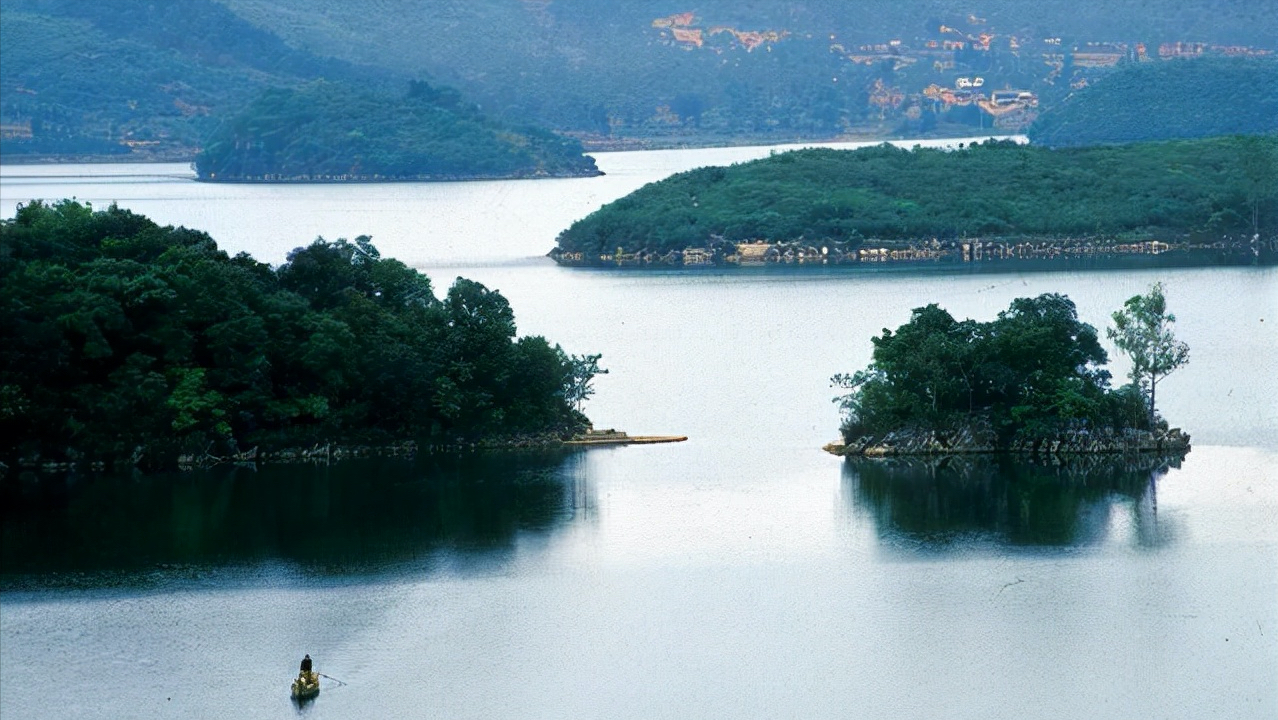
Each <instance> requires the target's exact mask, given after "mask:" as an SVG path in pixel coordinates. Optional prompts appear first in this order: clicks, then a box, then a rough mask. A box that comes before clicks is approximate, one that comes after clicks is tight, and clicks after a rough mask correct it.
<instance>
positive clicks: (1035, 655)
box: [0, 150, 1278, 718]
mask: <svg viewBox="0 0 1278 720" xmlns="http://www.w3.org/2000/svg"><path fill="white" fill-rule="evenodd" d="M758 152H760V151H755V150H749V151H744V150H738V151H732V150H718V151H695V152H690V153H685V154H680V153H678V152H671V153H646V154H645V153H618V154H615V155H604V156H601V158H600V165H601V167H603V169H604V170H605V171H607V172H608V173H609V174H608V175H607V176H606V177H605V178H598V179H594V180H568V181H550V182H544V183H543V182H516V183H465V184H457V185H444V186H440V185H394V186H375V185H373V186H359V187H336V186H318V187H317V186H308V187H298V188H293V187H261V186H257V187H254V186H207V185H198V184H195V183H192V182H190V181H189V180H186V179H184V178H182V177H180V174H181V172H182V169H181V168H168V169H162V170H161V171H158V172H157V171H156V170H155V169H154V168H141V169H129V168H125V169H123V170H122V169H121V168H120V167H108V168H105V169H103V168H97V167H86V166H79V167H58V168H35V169H29V168H28V169H15V168H4V172H3V173H2V174H0V179H2V180H3V182H0V194H2V195H3V197H2V198H0V200H2V201H3V202H0V206H2V207H0V210H3V212H4V213H5V214H6V215H10V214H11V213H12V206H13V203H16V202H20V201H24V200H26V199H30V198H33V197H46V198H49V197H60V196H64V195H76V196H78V197H80V198H81V199H89V200H93V201H94V202H95V203H102V202H108V201H110V200H113V199H115V200H119V201H120V202H121V204H123V205H126V206H129V207H133V208H135V209H138V210H139V211H142V212H145V213H147V214H149V215H152V216H155V217H157V218H159V219H161V220H163V221H165V222H181V223H185V224H188V225H191V226H194V227H201V228H207V229H209V230H210V231H212V232H213V235H214V237H215V238H217V239H219V240H222V241H224V246H227V247H228V249H230V250H231V251H233V252H234V251H238V250H248V251H250V252H253V253H255V254H258V255H260V256H262V257H264V258H266V259H270V260H272V261H276V262H278V261H279V260H281V259H282V257H283V253H284V252H286V251H287V249H288V248H290V247H293V246H296V245H301V244H304V243H306V242H307V241H308V240H309V239H310V237H311V236H313V235H314V234H317V233H323V234H325V235H326V236H329V237H335V236H339V235H347V236H353V235H356V234H360V233H364V232H370V233H371V234H373V235H374V242H375V243H378V245H379V247H381V248H382V250H383V252H384V254H387V255H393V256H396V257H400V258H402V259H404V260H406V261H407V262H410V263H412V264H415V265H417V266H419V267H422V268H423V269H424V270H426V271H427V272H428V273H429V274H430V275H431V276H432V278H433V279H434V280H435V282H436V285H437V286H439V285H447V284H448V283H449V282H450V281H451V280H452V278H453V277H455V276H456V275H465V276H467V277H472V278H474V279H477V280H479V281H481V282H484V283H486V284H488V285H489V286H490V287H496V288H498V289H500V290H501V291H502V293H503V294H505V295H506V296H507V297H508V298H510V300H511V303H512V305H513V307H514V308H515V311H516V316H517V320H518V322H519V326H520V331H521V332H522V333H530V334H544V335H546V336H547V337H549V338H551V339H552V340H553V341H555V342H559V343H561V344H563V346H564V347H565V349H567V350H568V351H569V352H575V353H584V352H602V353H603V355H604V358H603V364H604V366H605V367H608V368H609V369H610V370H611V372H610V374H608V375H604V376H601V377H600V378H599V379H598V381H597V389H598V394H597V395H596V396H595V397H594V398H593V399H592V400H591V401H590V403H589V405H588V407H587V410H588V412H589V414H590V415H591V416H592V417H593V418H594V419H595V421H596V425H597V426H598V427H617V428H620V429H624V430H627V431H630V432H632V433H643V434H666V433H670V434H684V435H688V436H689V440H688V441H687V442H685V443H680V444H675V445H658V446H643V447H639V446H636V447H627V448H615V449H607V450H595V451H590V452H584V453H561V454H538V455H535V456H529V455H519V456H514V455H512V456H501V457H480V458H474V457H463V458H460V459H458V458H417V459H416V460H414V461H391V460H384V461H361V462H357V463H350V464H347V465H339V466H334V467H331V468H323V467H267V466H262V467H259V468H257V469H255V470H252V469H247V468H241V469H234V468H222V469H217V470H214V471H210V472H208V473H200V474H189V475H184V476H179V477H176V478H164V477H146V478H105V477H93V476H89V475H84V476H80V477H75V478H71V479H68V480H66V481H65V482H60V483H57V484H48V483H45V484H43V485H35V484H30V483H28V484H21V483H18V484H10V485H8V486H6V487H5V488H4V495H3V496H2V497H0V499H2V500H3V504H4V510H3V513H4V514H3V517H4V536H3V538H4V546H3V549H2V553H3V554H2V555H0V557H3V561H4V566H3V584H2V586H0V716H3V717H6V718H7V717H23V718H26V717H35V718H43V717H49V718H63V717H87V718H116V717H143V718H147V717H210V718H212V717H236V718H270V717H299V716H303V717H310V718H345V717H351V716H356V715H360V714H363V715H366V716H373V717H401V716H408V717H420V716H431V717H435V716H438V717H452V718H500V717H518V718H525V717H597V718H618V717H621V718H625V717H633V718H655V717H671V718H686V717H709V716H723V715H731V716H735V717H759V718H774V717H802V718H822V717H840V718H842V717H907V718H908V717H918V718H932V717H960V718H963V717H972V718H978V717H979V718H988V717H1006V716H1023V717H1047V718H1076V717H1089V718H1129V717H1230V718H1269V717H1274V716H1275V715H1276V714H1278V470H1276V469H1275V463H1278V365H1276V362H1278V361H1276V360H1275V357H1278V352H1275V350H1276V349H1278V273H1276V272H1275V270H1274V269H1273V268H1246V267H1242V268H1208V269H1193V268H1164V269H1158V268H1149V269H1126V270H1110V271H1099V270H1092V271H1082V270H1071V271H1061V272H1040V273H1030V272H1015V271H1014V272H1007V273H999V274H986V273H980V274H974V273H968V272H961V271H957V272H956V271H942V272H928V271H913V270H907V271H902V270H895V269H894V270H891V271H887V272H884V271H879V272H872V273H864V272H860V273H846V272H837V273H822V272H816V273H793V272H745V273H732V272H716V271H712V272H699V273H687V272H654V273H622V274H616V273H607V272H598V271H573V270H567V269H563V268H558V267H556V266H554V265H553V264H551V263H549V262H548V261H546V260H544V259H542V258H540V257H539V256H540V255H541V254H542V253H544V252H545V251H546V250H548V249H549V248H550V246H551V245H552V244H553V236H554V233H555V232H557V231H558V229H560V228H562V227H563V226H564V225H566V224H567V222H570V221H571V219H572V218H573V217H575V216H579V215H580V214H582V213H584V212H586V211H588V210H589V208H590V207H593V206H596V205H598V204H599V203H601V202H605V201H607V200H608V199H611V198H612V197H615V196H616V195H617V194H620V193H622V192H625V191H627V189H628V188H630V187H631V186H637V185H638V184H641V183H642V182H643V181H645V178H647V179H656V178H657V177H660V176H662V175H664V174H665V173H668V172H672V171H675V170H678V169H682V168H683V167H685V166H687V165H689V164H695V163H699V162H704V161H711V162H724V161H730V160H732V159H734V158H735V159H744V158H745V157H749V156H753V155H757V154H758ZM733 153H737V154H736V155H734V154H733ZM707 158H708V159H707ZM50 173H54V174H57V175H59V176H60V177H56V178H50V177H48V175H49V174H50ZM104 175H120V176H122V177H103V176H104ZM24 176H25V177H24ZM34 176H40V177H34ZM89 176H92V177H89ZM596 181H599V182H600V183H605V184H592V183H596ZM480 240H483V242H480ZM1155 280H1161V281H1163V282H1164V285H1165V287H1166V289H1167V294H1168V298H1169V302H1170V303H1171V306H1172V309H1173V310H1174V311H1175V312H1176V314H1177V316H1178V318H1179V321H1178V323H1177V332H1178V335H1179V336H1180V337H1181V338H1182V339H1184V340H1186V341H1187V342H1188V343H1189V344H1190V346H1191V348H1192V355H1191V361H1190V364H1189V365H1188V366H1187V367H1185V368H1184V369H1182V370H1180V371H1178V372H1177V373H1175V374H1173V375H1172V376H1170V377H1169V378H1168V379H1167V380H1166V381H1165V384H1163V385H1160V390H1159V399H1160V404H1161V407H1162V411H1163V412H1164V414H1165V415H1166V416H1167V417H1168V418H1169V419H1170V420H1171V421H1172V422H1173V423H1174V424H1176V425H1179V426H1181V427H1183V428H1184V429H1185V430H1186V431H1188V432H1189V433H1190V434H1191V435H1192V436H1193V439H1194V448H1193V450H1192V452H1191V453H1190V454H1189V455H1188V456H1187V457H1186V458H1185V460H1184V461H1183V463H1181V464H1180V466H1179V467H1170V468H1166V469H1165V471H1164V469H1158V468H1154V469H1150V468H1141V467H1135V468H1118V469H1114V468H1110V469H1101V470H1097V469H1091V470H1087V471H1084V470H1081V469H1078V468H1073V469H1070V468H1067V469H1064V470H1061V469H1056V468H1041V467H1039V468H1026V467H1012V466H1000V467H989V466H975V467H946V468H932V467H926V466H924V467H919V466H909V467H905V468H902V469H899V470H896V471H890V470H888V469H885V468H883V467H882V466H859V465H856V464H851V463H845V462H844V461H841V460H839V459H838V458H834V457H832V456H829V455H826V454H824V453H822V452H821V451H820V447H821V445H822V444H824V443H825V442H828V441H830V440H833V439H834V438H835V437H836V427H837V423H838V418H837V413H836V409H835V407H834V405H833V404H832V403H831V402H830V398H831V397H832V396H833V394H834V390H833V389H831V388H830V387H829V386H828V378H829V376H830V375H832V374H834V373H836V372H844V371H850V370H854V369H857V368H859V367H861V366H863V365H864V364H865V363H866V362H867V361H868V359H869V352H870V344H869V337H870V336H872V335H874V334H877V333H878V332H879V331H880V330H881V329H882V328H884V327H895V326H896V325H899V324H900V323H901V322H903V321H904V320H905V319H907V318H908V315H909V311H910V309H911V308H913V307H916V306H918V305H922V304H925V303H928V302H940V303H941V304H943V305H944V306H946V307H947V308H948V309H949V310H950V311H951V312H952V313H953V314H954V315H955V316H958V317H963V316H972V317H978V318H981V319H989V318H990V317H992V316H993V315H994V314H995V313H997V312H998V310H1000V309H1002V308H1005V307H1006V306H1007V303H1008V301H1010V299H1012V298H1014V297H1017V296H1022V295H1033V294H1038V293H1041V292H1064V293H1066V294H1068V295H1070V297H1071V298H1073V299H1074V300H1075V301H1076V303H1077V304H1078V307H1079V312H1080V315H1081V316H1082V317H1083V319H1084V320H1086V321H1088V322H1091V323H1093V324H1095V325H1097V326H1104V324H1105V323H1106V321H1107V319H1108V316H1109V313H1110V312H1112V311H1113V310H1114V309H1115V308H1117V307H1118V306H1120V305H1121V303H1122V301H1123V300H1124V299H1126V298H1127V297H1129V296H1130V295H1133V294H1135V293H1138V292H1141V291H1143V290H1144V289H1145V288H1146V287H1147V286H1148V284H1149V283H1151V282H1153V281H1155ZM1112 369H1113V371H1114V373H1115V375H1116V376H1118V377H1121V376H1122V375H1123V374H1124V373H1125V371H1126V367H1125V365H1124V364H1123V363H1122V362H1121V361H1120V360H1119V359H1118V358H1115V360H1114V363H1113V365H1112ZM303 653H310V654H311V656H312V657H314V658H315V659H316V669H317V670H319V671H320V672H323V673H326V674H328V675H331V676H332V677H334V678H337V679H338V680H340V681H341V682H342V683H345V684H338V683H337V682H334V681H329V680H326V681H325V683H326V684H325V687H324V690H323V692H321V694H320V696H319V698H318V699H317V700H315V701H314V702H312V703H310V704H308V705H306V706H302V707H299V706H297V705H295V704H293V703H292V702H291V701H290V700H289V699H288V696H287V687H288V681H289V680H290V678H291V676H292V674H293V673H294V672H295V671H296V667H297V662H298V660H299V659H300V658H301V656H302V654H303Z"/></svg>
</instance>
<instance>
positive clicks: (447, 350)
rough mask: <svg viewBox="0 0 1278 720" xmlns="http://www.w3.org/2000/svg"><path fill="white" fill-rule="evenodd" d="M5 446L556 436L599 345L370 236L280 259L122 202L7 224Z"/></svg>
mask: <svg viewBox="0 0 1278 720" xmlns="http://www.w3.org/2000/svg"><path fill="white" fill-rule="evenodd" d="M0 248H3V254H2V255H0V462H3V463H4V464H5V465H6V466H8V467H10V468H12V467H26V466H34V465H40V466H43V465H45V464H46V463H57V464H63V463H66V462H73V463H83V464H87V465H93V466H99V465H101V466H105V465H110V464H112V463H116V464H120V463H123V464H124V465H126V466H127V465H134V466H139V467H142V468H145V469H158V468H166V467H171V466H174V465H176V464H178V463H179V461H181V462H186V463H200V462H204V461H216V460H219V459H228V458H230V459H243V458H247V457H252V456H253V455H254V454H255V451H254V449H255V448H259V447H260V449H261V451H262V452H263V453H267V452H271V451H278V450H280V449H283V448H294V447H312V446H315V445H317V444H318V445H322V446H327V445H329V444H330V443H331V444H333V445H337V444H348V445H367V446H377V445H388V444H395V443H404V442H407V441H414V442H416V443H419V444H430V445H451V446H456V445H458V444H463V443H464V444H468V445H469V444H478V445H481V446H483V445H500V446H509V445H517V444H525V445H538V444H547V443H549V444H557V443H558V442H559V441H561V440H565V439H568V438H570V437H572V436H573V435H574V434H575V433H577V432H579V431H582V430H584V429H585V428H587V427H588V421H587V419H586V417H585V416H584V415H583V414H582V413H581V412H580V409H579V408H580V402H581V400H582V399H584V398H585V397H586V396H588V395H589V394H591V392H592V388H591V387H590V382H591V379H592V377H593V376H594V374H595V373H598V372H601V370H600V369H599V366H598V360H599V356H598V355H589V356H585V357H578V356H571V355H568V354H566V353H565V352H564V351H563V350H562V349H561V348H560V347H559V346H558V345H553V344H551V343H550V342H549V341H547V340H546V339H545V338H543V337H539V336H524V337H517V335H516V327H515V317H514V313H513V311H512V310H511V307H510V305H509V303H508V302H507V301H506V299H505V298H504V297H502V296H501V294H499V293H498V292H496V291H494V290H489V289H488V288H486V287H484V286H483V285H481V284H479V283H476V282H472V281H469V280H466V279H461V278H459V279H458V280H457V281H456V283H454V284H453V286H452V287H451V288H449V289H448V292H447V294H446V295H445V297H444V298H443V299H442V300H441V299H437V298H436V296H435V294H434V287H433V286H432V284H431V281H430V279H429V278H427V277H426V276H425V275H423V274H421V273H420V272H417V271H416V270H413V269H411V268H409V267H406V266H405V265H403V264H402V263H400V262H398V261H396V260H390V259H385V258H381V257H379V255H378V252H377V250H376V248H375V247H374V246H373V245H372V244H371V242H370V241H369V239H368V238H367V237H359V238H356V239H355V240H353V241H347V240H337V241H326V240H324V239H322V238H321V239H318V240H316V241H315V242H313V243H312V244H311V245H309V246H307V247H303V248H298V249H296V250H294V251H293V252H292V253H290V254H289V256H288V260H287V262H285V263H284V264H282V265H280V266H279V267H276V268H272V267H271V266H269V265H266V264H264V263H261V262H258V261H256V260H254V259H253V258H252V257H250V256H248V255H247V254H244V253H240V254H238V255H235V256H234V257H231V256H228V255H227V253H226V252H224V251H222V250H219V249H218V246H217V243H216V242H214V240H213V239H212V238H210V237H209V236H208V235H206V234H205V233H202V232H198V231H196V230H190V229H187V228H182V227H177V228H175V227H161V226H158V225H157V224H155V223H154V222H152V221H151V220H149V219H147V218H146V217H143V216H141V215H137V214H135V213H133V212H130V211H128V210H124V209H121V208H118V207H116V206H114V205H112V206H111V207H109V208H107V209H105V210H95V209H93V208H91V207H90V206H88V205H85V204H81V203H78V202H74V201H69V200H64V201H61V202H57V203H53V204H46V203H43V202H39V201H37V202H33V203H30V204H27V205H25V206H21V207H20V208H19V209H18V211H17V214H16V216H15V217H14V218H12V219H7V220H4V221H0Z"/></svg>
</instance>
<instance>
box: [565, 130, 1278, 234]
mask: <svg viewBox="0 0 1278 720" xmlns="http://www.w3.org/2000/svg"><path fill="white" fill-rule="evenodd" d="M1276 168H1278V136H1276V135H1270V136H1247V137H1228V138H1214V139H1209V140H1185V141H1174V142H1166V143H1141V144H1132V145H1124V146H1106V147H1093V148H1073V149H1065V150H1051V149H1047V148H1040V147H1034V146H1028V145H1021V144H1017V143H1014V142H1011V141H1001V142H999V141H990V142H986V143H983V144H973V145H971V146H968V147H966V148H962V149H959V150H954V151H947V150H940V149H927V148H914V149H913V150H904V149H900V148H896V147H893V146H891V145H886V144H885V145H880V146H877V147H869V148H862V149H858V150H829V149H808V150H800V151H795V152H787V153H780V154H776V155H773V156H771V157H768V158H764V159H761V160H756V161H753V162H749V163H742V164H739V165H733V166H731V167H707V168H700V169H697V170H692V171H689V172H684V173H680V174H677V175H674V176H671V177H670V178H667V179H665V180H662V181H660V182H656V183H651V184H649V185H646V186H644V187H642V188H640V189H639V190H637V191H635V192H634V193H631V194H630V195H628V196H626V197H623V198H621V199H620V200H616V201H614V202H612V203H609V204H608V205H605V206H604V207H602V208H600V209H599V210H597V211H595V212H594V213H591V214H590V215H588V216H587V217H585V218H583V219H581V220H578V221H577V222H575V223H573V224H572V226H571V227H569V228H568V229H567V230H565V231H564V232H563V233H561V234H560V236H559V238H558V248H557V250H556V251H555V252H557V253H563V252H574V253H575V252H579V253H582V254H583V255H584V256H586V257H587V258H591V257H593V258H599V257H602V256H605V255H607V256H611V255H612V254H614V253H616V252H618V251H621V252H625V253H633V252H654V253H662V252H668V251H672V250H673V251H680V250H683V249H685V248H703V247H710V246H713V245H715V244H716V243H737V242H746V241H753V240H765V241H790V240H799V239H802V240H806V241H808V242H811V243H813V244H816V245H819V244H820V243H822V242H823V241H840V242H846V243H849V244H850V245H852V246H856V245H858V244H862V243H863V242H865V241H867V240H868V239H871V238H873V239H883V240H892V239H904V240H918V239H933V238H938V239H941V240H946V239H953V238H962V237H983V238H986V239H992V238H1022V237H1049V238H1050V237H1067V236H1075V237H1077V236H1088V237H1095V238H1100V239H1106V238H1109V239H1115V238H1122V237H1126V238H1138V239H1141V240H1145V239H1151V238H1152V239H1162V240H1164V241H1165V240H1167V239H1169V238H1175V237H1181V236H1184V235H1186V234H1189V235H1194V234H1197V235H1202V236H1206V237H1212V238H1216V239H1219V238H1221V237H1223V236H1226V235H1230V234H1233V235H1239V234H1241V235H1245V236H1246V237H1247V238H1250V237H1251V236H1252V235H1253V234H1256V233H1259V234H1261V235H1262V236H1264V237H1270V236H1273V235H1274V234H1275V233H1278V171H1276V170H1275V169H1276Z"/></svg>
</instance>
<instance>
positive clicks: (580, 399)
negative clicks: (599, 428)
mask: <svg viewBox="0 0 1278 720" xmlns="http://www.w3.org/2000/svg"><path fill="white" fill-rule="evenodd" d="M602 357H603V355H600V354H595V355H571V356H569V358H568V364H569V366H570V367H571V372H572V376H571V378H570V379H569V381H568V382H567V383H565V384H564V399H565V400H567V401H568V402H569V403H570V404H571V405H572V406H573V407H575V408H576V409H577V412H581V405H582V403H584V402H585V401H586V400H587V399H588V398H589V397H590V396H591V395H594V394H595V389H594V388H593V387H591V383H593V382H594V380H595V376H596V375H607V374H608V371H607V370H606V369H604V368H601V367H599V359H600V358H602Z"/></svg>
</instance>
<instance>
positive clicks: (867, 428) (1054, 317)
mask: <svg viewBox="0 0 1278 720" xmlns="http://www.w3.org/2000/svg"><path fill="white" fill-rule="evenodd" d="M872 342H873V343H874V353H873V361H872V362H871V363H870V366H869V367H868V368H866V369H865V370H862V371H860V372H857V373H855V374H854V375H850V376H848V375H841V376H836V377H835V379H834V380H835V383H836V384H838V385H840V386H842V387H844V388H845V389H848V390H850V391H851V392H850V393H849V394H847V395H845V396H843V397H841V398H839V399H838V400H839V402H840V405H841V407H842V409H843V413H844V420H843V425H842V428H841V431H842V434H843V437H844V440H845V441H846V442H849V443H851V442H853V441H855V440H857V439H858V438H862V437H865V436H883V435H885V434H887V433H890V432H894V431H900V430H903V429H922V430H951V429H954V428H965V427H971V426H973V425H976V424H977V423H988V424H989V425H990V426H991V427H992V429H993V431H994V434H995V436H996V437H997V438H998V441H999V442H1000V443H1002V444H1009V443H1012V442H1026V441H1034V440H1038V439H1044V438H1053V437H1058V436H1060V435H1062V434H1064V433H1068V432H1077V431H1080V430H1085V431H1088V432H1091V433H1097V434H1099V433H1102V432H1106V433H1115V432H1119V433H1121V432H1122V431H1123V430H1127V429H1134V430H1148V429H1150V428H1151V427H1154V426H1155V425H1157V424H1159V423H1161V420H1160V419H1159V418H1157V416H1156V415H1153V413H1152V411H1150V410H1149V409H1148V406H1147V404H1146V395H1145V393H1144V392H1143V391H1142V390H1141V388H1140V387H1139V386H1137V385H1125V386H1123V387H1122V388H1119V389H1118V390H1111V389H1109V380H1110V374H1109V372H1108V371H1106V370H1105V369H1104V365H1105V364H1106V363H1107V362H1108V360H1109V358H1108V356H1107V355H1106V353H1105V350H1104V349H1103V348H1102V347H1101V345H1100V341H1099V338H1098V336H1097V333H1096V328H1094V327H1092V326H1091V325H1089V324H1087V323H1084V322H1081V321H1080V320H1079V319H1078V312H1077V310H1076V309H1075V307H1074V303H1073V302H1072V301H1071V300H1070V299H1069V298H1067V297H1065V296H1063V295H1056V294H1045V295H1040V296H1038V297H1036V298H1018V299H1016V300H1013V301H1012V304H1011V306H1010V307H1008V309H1007V310H1004V311H1003V312H1001V313H999V315H998V318H997V319H995V320H993V321H990V322H984V323H982V322H977V321H975V320H970V319H969V320H963V321H958V320H955V319H954V317H953V316H951V315H950V314H949V313H948V312H946V311H945V310H944V309H942V308H941V307H939V306H937V305H935V304H933V305H928V306H926V307H921V308H916V309H915V310H914V312H913V313H912V314H911V315H910V320H909V322H907V323H905V324H904V325H902V326H900V327H899V328H897V329H896V331H895V332H893V331H892V330H888V329H886V328H885V329H884V331H883V334H882V335H881V336H879V337H875V338H872Z"/></svg>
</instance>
